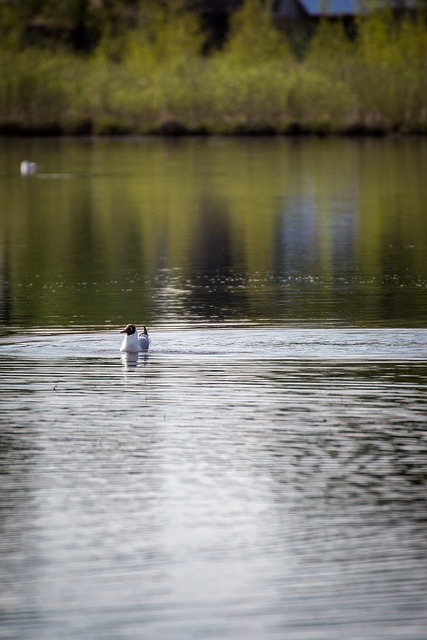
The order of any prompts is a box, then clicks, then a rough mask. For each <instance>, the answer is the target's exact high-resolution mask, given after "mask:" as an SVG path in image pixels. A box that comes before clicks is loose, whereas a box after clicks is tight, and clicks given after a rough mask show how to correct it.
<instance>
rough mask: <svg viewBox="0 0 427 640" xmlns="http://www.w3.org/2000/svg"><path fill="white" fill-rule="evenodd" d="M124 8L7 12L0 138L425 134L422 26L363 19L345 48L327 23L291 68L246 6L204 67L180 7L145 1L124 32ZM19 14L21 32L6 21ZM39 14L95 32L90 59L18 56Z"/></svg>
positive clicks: (48, 5)
mask: <svg viewBox="0 0 427 640" xmlns="http://www.w3.org/2000/svg"><path fill="white" fill-rule="evenodd" d="M59 4H61V3H59ZM77 4H78V5H79V6H80V9H81V12H80V13H78V12H77ZM36 5H37V6H36ZM131 5H132V6H134V5H135V3H132V2H130V0H129V2H126V0H117V2H115V1H113V0H111V2H110V3H103V2H101V3H92V2H85V1H84V0H81V2H80V3H76V2H73V1H72V0H67V1H66V2H64V3H63V4H62V5H61V9H59V5H58V3H54V2H53V1H52V0H49V1H48V0H45V1H43V0H38V2H37V1H36V0H34V3H33V2H28V3H16V5H15V4H13V5H12V4H10V5H9V4H8V3H7V4H6V5H5V4H3V5H1V17H2V23H1V25H2V26H1V35H2V40H1V46H0V65H1V69H2V74H0V130H1V131H3V132H21V133H23V132H56V133H58V132H64V133H70V132H71V133H79V132H84V133H87V132H91V131H92V132H95V133H123V132H129V133H147V132H164V133H183V132H212V133H233V132H234V133H235V132H239V133H242V132H248V133H250V132H264V133H267V132H271V133H272V132H277V133H282V132H287V131H293V132H294V131H296V130H300V131H308V132H310V131H311V132H336V131H352V130H353V131H384V132H386V131H399V132H427V26H426V23H425V22H424V21H423V20H422V19H421V18H420V19H410V18H404V19H401V20H399V21H397V20H396V19H395V18H394V17H393V15H391V14H390V13H387V12H378V13H373V14H369V15H365V16H363V17H361V18H360V19H359V20H358V23H357V30H356V34H355V36H354V38H353V39H349V38H348V37H347V34H346V32H345V30H344V27H343V25H342V24H340V23H336V24H332V23H330V22H327V21H324V22H321V23H320V25H319V27H318V29H317V32H316V34H315V35H314V38H313V39H312V41H311V45H310V48H309V49H308V51H307V54H306V56H305V58H304V59H302V60H297V59H296V58H295V56H293V54H292V53H291V49H290V46H289V44H288V42H287V40H286V38H285V37H284V36H283V34H281V33H279V31H278V30H277V29H276V28H275V27H274V25H273V23H272V21H271V17H270V14H269V12H268V7H266V5H265V4H264V3H262V2H261V0H246V1H245V3H244V4H243V5H242V7H241V9H240V10H239V11H238V12H237V13H236V14H235V16H234V17H233V20H232V24H231V30H230V35H229V38H228V40H227V42H226V43H225V46H224V48H223V49H222V50H220V51H215V52H211V53H210V54H209V55H206V54H205V53H204V45H205V38H204V34H203V32H202V29H201V26H200V23H199V21H198V20H197V18H196V16H195V15H194V14H192V13H189V12H187V11H184V9H183V5H182V3H180V2H178V1H177V2H171V3H168V4H167V5H166V4H163V3H159V2H156V1H155V0H144V2H142V0H141V3H140V11H139V14H138V15H139V20H138V21H137V22H136V23H135V21H134V23H133V27H132V28H128V27H126V25H125V21H124V18H123V14H122V12H123V10H124V8H125V7H127V8H129V7H130V6H131ZM18 6H19V7H21V12H22V13H21V14H20V19H19V20H18V18H17V14H16V13H14V12H13V11H12V10H11V9H10V7H15V9H14V10H15V11H17V8H16V7H18ZM7 7H9V9H10V10H8V9H7ZM37 7H38V9H37ZM93 7H98V8H99V7H103V8H104V10H105V11H104V14H103V15H104V18H102V19H101V13H100V12H99V11H98V13H96V12H95V13H91V11H94V9H93ZM108 7H109V8H108ZM24 8H25V11H24ZM72 8H73V10H74V13H72V12H71V9H72ZM89 8H90V11H89ZM107 8H108V10H107ZM119 9H120V12H121V13H120V12H119V13H120V15H121V18H120V19H118V20H117V21H116V23H114V19H113V16H114V11H119ZM37 11H38V14H39V13H40V11H44V15H45V16H48V15H51V14H50V13H49V12H50V11H51V12H52V15H55V16H56V18H57V19H59V16H60V11H62V14H61V15H62V18H61V19H63V20H66V19H68V20H70V21H71V22H73V21H74V22H73V24H74V25H76V24H77V23H78V21H79V20H80V22H81V24H83V25H86V26H85V29H87V30H90V29H95V28H96V29H98V30H99V33H100V34H102V35H100V38H99V40H98V45H97V47H96V48H95V50H94V51H93V52H91V53H87V52H85V53H76V52H75V51H73V50H72V49H70V48H69V47H68V46H67V45H66V44H62V45H59V44H58V43H56V46H55V48H54V49H52V46H51V44H50V45H49V46H46V43H45V42H43V46H42V44H40V45H39V46H37V47H35V46H26V47H23V46H22V37H21V36H22V29H20V28H18V26H17V25H19V24H23V25H25V21H26V20H28V19H29V16H31V15H34V14H35V12H36V13H37ZM68 11H70V13H67V12H68ZM95 14H96V15H95ZM67 16H68V17H67ZM78 16H80V17H78ZM95 18H96V20H95ZM91 20H92V22H91ZM90 25H92V26H90ZM94 25H95V26H94Z"/></svg>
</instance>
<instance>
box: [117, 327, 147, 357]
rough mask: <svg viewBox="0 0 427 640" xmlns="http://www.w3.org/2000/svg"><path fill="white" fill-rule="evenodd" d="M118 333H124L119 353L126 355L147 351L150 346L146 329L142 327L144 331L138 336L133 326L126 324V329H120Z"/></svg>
mask: <svg viewBox="0 0 427 640" xmlns="http://www.w3.org/2000/svg"><path fill="white" fill-rule="evenodd" d="M120 333H125V334H126V335H125V337H124V338H123V342H122V346H121V347H120V351H125V352H126V353H137V352H138V351H148V347H149V346H150V338H149V336H148V331H147V328H146V327H144V331H141V333H139V334H138V331H137V329H136V327H135V325H134V324H128V325H127V327H125V328H124V329H122V331H120Z"/></svg>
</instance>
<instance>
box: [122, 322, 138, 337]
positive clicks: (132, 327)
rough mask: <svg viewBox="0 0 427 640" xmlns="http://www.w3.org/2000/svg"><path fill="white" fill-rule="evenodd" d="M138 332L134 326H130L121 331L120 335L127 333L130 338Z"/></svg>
mask: <svg viewBox="0 0 427 640" xmlns="http://www.w3.org/2000/svg"><path fill="white" fill-rule="evenodd" d="M135 331H136V327H135V325H134V324H128V326H127V327H125V328H124V329H122V330H121V331H120V333H127V335H128V336H131V335H132V334H133V333H135Z"/></svg>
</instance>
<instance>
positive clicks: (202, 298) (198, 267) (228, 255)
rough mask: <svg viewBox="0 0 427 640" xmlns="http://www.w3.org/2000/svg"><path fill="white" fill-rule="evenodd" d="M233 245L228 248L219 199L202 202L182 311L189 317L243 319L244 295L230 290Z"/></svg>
mask: <svg viewBox="0 0 427 640" xmlns="http://www.w3.org/2000/svg"><path fill="white" fill-rule="evenodd" d="M236 258H237V255H236V246H232V234H231V230H230V212H229V211H228V210H227V209H226V206H225V203H223V202H222V201H221V200H219V199H218V200H213V199H209V198H204V199H202V201H201V203H200V215H199V221H198V229H197V234H196V237H195V241H194V245H193V265H194V266H193V271H192V274H191V286H190V288H189V295H188V296H187V297H186V298H185V308H186V309H187V310H188V311H189V312H190V314H191V315H196V316H197V317H202V318H207V319H211V320H223V319H224V318H226V317H229V316H230V314H231V315H233V316H234V315H237V316H238V317H246V315H247V310H248V305H247V299H246V292H245V291H244V290H242V289H241V290H238V289H237V287H231V286H230V283H231V282H234V281H235V278H236V279H238V276H236V267H237V270H238V269H239V266H240V265H236Z"/></svg>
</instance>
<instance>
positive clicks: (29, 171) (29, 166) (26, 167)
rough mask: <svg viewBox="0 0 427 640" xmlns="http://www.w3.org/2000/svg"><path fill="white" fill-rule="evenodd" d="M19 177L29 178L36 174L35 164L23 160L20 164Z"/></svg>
mask: <svg viewBox="0 0 427 640" xmlns="http://www.w3.org/2000/svg"><path fill="white" fill-rule="evenodd" d="M20 171H21V176H30V175H33V174H34V173H37V164H36V163H35V162H30V161H29V160H23V161H22V162H21V164H20Z"/></svg>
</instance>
